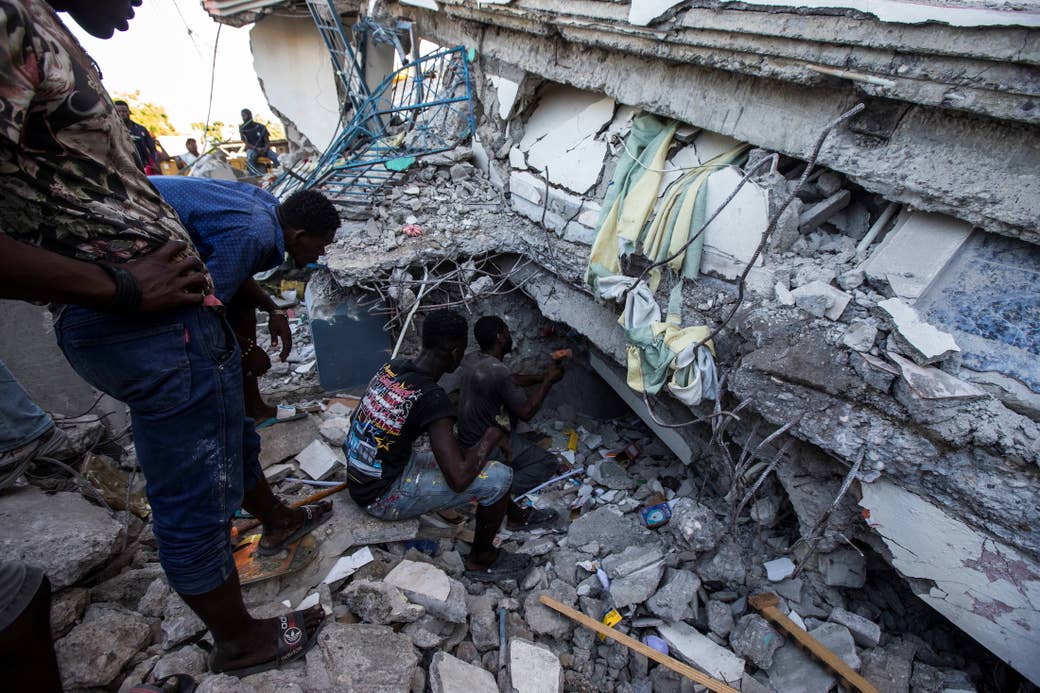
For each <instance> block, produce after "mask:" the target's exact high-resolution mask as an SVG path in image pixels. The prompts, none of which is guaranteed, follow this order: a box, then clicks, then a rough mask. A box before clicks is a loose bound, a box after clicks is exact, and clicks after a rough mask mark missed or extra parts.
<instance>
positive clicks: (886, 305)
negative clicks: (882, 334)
mask: <svg viewBox="0 0 1040 693" xmlns="http://www.w3.org/2000/svg"><path fill="white" fill-rule="evenodd" d="M877 307H878V308H879V309H880V310H881V311H882V312H883V314H884V315H885V316H886V318H887V319H888V321H889V324H890V325H891V327H892V337H893V338H895V340H896V343H897V344H898V345H899V348H900V349H902V350H903V352H904V353H905V354H906V355H907V356H909V357H910V358H911V359H913V360H914V363H916V364H918V365H919V366H927V365H929V364H933V363H938V362H940V361H944V360H946V359H947V358H949V357H950V356H953V355H954V354H957V353H959V352H960V347H958V346H957V343H956V342H955V341H954V339H953V335H951V334H950V333H949V332H944V331H943V330H940V329H939V328H937V327H935V326H934V325H931V324H929V323H928V322H926V321H925V320H922V319H921V316H920V315H918V313H917V311H916V310H914V309H913V308H911V307H910V306H908V305H907V304H906V303H904V302H903V301H902V300H901V299H899V298H889V299H886V300H884V301H881V302H879V303H878V304H877Z"/></svg>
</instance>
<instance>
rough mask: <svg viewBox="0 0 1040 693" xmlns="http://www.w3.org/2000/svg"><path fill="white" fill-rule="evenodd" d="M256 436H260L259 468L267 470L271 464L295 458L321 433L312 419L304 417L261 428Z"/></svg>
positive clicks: (311, 417)
mask: <svg viewBox="0 0 1040 693" xmlns="http://www.w3.org/2000/svg"><path fill="white" fill-rule="evenodd" d="M257 434H258V435H259V436H260V466H261V467H263V468H264V469H267V468H268V467H270V466H271V465H272V464H277V463H279V462H281V461H282V460H286V459H288V458H290V457H295V456H296V455H297V454H298V453H299V452H300V451H301V450H303V449H304V448H305V447H307V446H308V445H310V444H311V442H312V441H314V440H315V439H316V438H317V437H318V436H319V435H321V431H320V429H319V428H318V424H317V423H315V421H314V417H313V416H306V417H304V418H302V419H299V420H298V421H286V422H285V423H280V424H278V425H277V426H268V427H267V428H261V429H260V430H259V431H257Z"/></svg>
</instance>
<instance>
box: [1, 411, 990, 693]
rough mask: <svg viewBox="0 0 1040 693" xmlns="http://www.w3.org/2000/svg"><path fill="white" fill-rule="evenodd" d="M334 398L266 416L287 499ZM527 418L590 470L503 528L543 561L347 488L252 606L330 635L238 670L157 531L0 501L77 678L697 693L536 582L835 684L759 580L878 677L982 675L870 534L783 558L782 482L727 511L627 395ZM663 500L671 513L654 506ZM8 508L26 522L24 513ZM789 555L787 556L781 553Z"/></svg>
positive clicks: (625, 621)
mask: <svg viewBox="0 0 1040 693" xmlns="http://www.w3.org/2000/svg"><path fill="white" fill-rule="evenodd" d="M329 402H330V403H328V404H326V405H325V406H324V407H323V408H322V410H321V411H319V412H317V413H314V414H311V415H309V416H308V417H307V418H305V419H302V420H297V421H292V422H287V423H284V424H278V425H275V426H273V427H270V428H267V429H263V431H262V436H263V438H264V444H265V446H264V450H265V457H264V459H263V464H264V467H265V474H267V475H268V477H269V479H271V480H272V483H273V485H274V487H275V489H276V491H277V492H278V493H279V494H281V495H283V496H285V497H286V498H288V499H292V498H299V497H303V496H305V495H308V494H310V493H312V492H314V491H315V488H314V487H313V486H312V485H310V484H308V483H307V482H308V481H309V480H310V477H311V476H312V475H311V474H308V473H307V470H306V462H305V459H306V458H305V455H304V452H305V451H306V450H307V449H310V448H312V447H313V446H315V445H322V446H323V447H324V448H325V449H326V450H328V451H330V453H331V455H332V456H333V458H334V460H335V461H334V464H333V469H332V470H331V472H330V473H327V474H326V473H319V475H320V476H324V477H327V478H330V479H331V480H332V481H336V480H340V479H342V478H344V475H345V472H344V467H343V466H342V455H341V453H340V451H339V445H340V444H341V442H342V439H343V437H344V435H345V422H346V419H345V416H347V415H349V412H350V405H349V402H350V398H348V397H344V398H337V399H335V400H330V401H329ZM522 431H523V432H522V435H525V436H527V437H528V438H530V439H531V440H533V441H535V442H537V443H538V444H540V445H542V446H544V447H547V448H548V449H550V450H551V451H553V452H554V454H555V455H556V456H557V458H558V460H559V462H560V470H561V471H564V470H568V469H572V470H580V472H579V473H578V474H577V475H575V476H574V477H572V478H570V479H566V480H563V481H559V482H556V483H554V484H552V485H550V486H549V487H547V488H546V489H545V490H543V491H541V492H538V493H536V494H534V495H533V503H534V504H535V505H537V506H539V507H552V508H555V509H557V510H558V511H559V513H560V515H561V520H560V522H559V524H558V526H556V527H555V528H553V529H552V530H535V531H531V532H517V533H509V532H508V531H505V530H504V529H503V531H502V533H501V534H500V538H501V542H502V546H503V547H504V548H506V549H508V550H512V551H517V552H521V553H527V554H529V555H531V556H532V557H533V559H534V563H535V565H534V567H533V568H532V569H531V570H530V571H529V572H528V573H527V574H526V576H525V577H524V578H523V579H522V580H521V581H520V582H515V581H510V582H507V583H504V584H500V585H486V584H484V583H479V582H472V581H469V580H467V579H466V578H465V577H464V576H463V570H464V569H463V557H464V556H465V555H466V553H467V552H468V550H469V545H468V544H467V542H466V539H467V538H468V537H467V533H466V528H465V527H456V526H451V525H446V523H444V522H441V521H438V519H437V518H434V517H430V516H426V517H424V518H422V519H421V520H419V521H414V520H413V521H405V522H397V523H385V522H381V521H378V520H375V519H372V518H369V517H368V516H366V515H365V514H364V513H363V512H362V511H361V510H360V509H358V508H357V507H356V506H355V504H354V503H353V502H352V501H351V500H350V499H349V497H347V496H346V494H339V495H337V496H335V499H334V508H335V516H334V517H333V519H332V520H330V521H329V522H328V523H327V524H326V525H324V526H322V527H321V528H319V529H318V530H317V531H316V532H315V538H316V539H317V540H318V545H319V554H318V556H317V557H316V559H315V560H314V562H313V563H312V564H310V565H308V566H306V567H304V568H303V569H302V570H301V571H300V572H298V573H295V574H290V575H286V576H283V577H281V578H274V579H271V580H268V581H265V582H261V583H257V584H254V585H248V586H246V588H245V597H246V600H247V604H248V605H249V607H250V609H251V610H252V611H253V613H254V614H255V615H257V616H259V617H264V616H272V615H275V614H278V613H282V612H284V611H285V609H286V608H288V607H290V606H291V607H292V608H300V607H301V606H306V605H307V604H312V603H320V604H322V605H323V606H324V608H325V610H326V612H327V613H328V614H329V617H330V619H329V622H328V623H327V624H326V626H325V627H324V628H323V630H322V632H321V634H320V636H319V642H318V644H317V646H316V647H315V648H314V650H312V651H311V652H310V653H309V654H308V655H307V657H306V661H303V662H300V663H298V664H293V665H289V666H287V667H285V668H283V669H281V670H277V671H271V672H266V673H262V674H257V675H253V676H250V677H246V678H245V679H242V680H241V681H239V680H237V679H233V678H231V677H228V676H221V675H214V674H209V673H206V669H207V667H206V652H205V649H204V648H203V647H202V646H201V645H204V644H205V643H204V642H203V641H206V640H208V639H209V636H208V635H207V634H206V633H205V629H204V627H203V625H202V624H201V622H200V621H199V620H198V619H197V618H196V617H195V616H194V615H193V614H192V613H191V612H190V611H189V610H188V609H187V607H186V606H185V604H184V603H183V601H181V600H180V599H179V598H178V597H177V596H176V595H175V594H172V593H171V591H170V589H169V587H168V586H167V585H166V582H165V579H164V577H163V573H162V570H161V569H160V567H159V565H158V563H157V562H156V553H155V545H154V538H153V537H152V535H151V532H150V531H149V529H148V527H147V525H145V524H144V523H142V522H141V521H140V520H139V519H137V518H136V517H134V516H133V515H130V514H128V513H126V512H120V513H112V514H110V513H109V512H107V511H106V510H104V509H102V508H101V507H98V506H96V505H92V504H90V503H89V502H88V501H87V500H86V499H85V498H84V497H82V496H79V495H76V494H72V493H67V492H65V493H59V494H57V495H54V496H46V495H44V494H43V493H42V492H41V491H40V490H39V489H36V488H34V487H31V486H30V487H26V488H23V489H20V490H19V491H17V492H15V493H13V494H11V495H8V496H5V497H4V498H3V499H2V502H0V519H4V521H3V522H0V527H3V529H2V530H0V546H2V547H3V550H4V552H5V554H9V553H10V552H12V551H13V553H14V554H16V555H19V556H23V557H25V558H26V559H27V560H31V561H32V562H33V563H35V564H37V565H40V566H41V567H43V568H44V569H45V570H46V571H47V573H48V574H49V575H51V579H52V580H53V581H54V586H55V589H56V594H55V597H54V608H53V610H52V628H53V634H54V637H55V640H56V643H55V646H56V649H57V652H58V658H59V664H60V666H61V670H62V675H63V677H64V683H65V687H66V690H69V691H79V690H102V689H104V690H117V689H118V690H127V689H128V688H129V687H130V685H131V684H133V683H136V682H138V681H140V680H142V679H143V678H144V677H145V676H146V675H148V674H152V675H154V676H162V675H165V674H168V673H175V672H181V673H190V674H192V675H195V676H196V677H198V678H199V681H200V684H201V685H200V688H199V690H200V691H207V692H209V693H216V692H218V691H238V692H247V693H248V692H251V691H256V692H257V693H260V692H266V691H276V690H277V691H285V690H298V691H343V690H357V691H367V690H401V691H404V690H412V691H416V692H420V691H425V690H430V691H435V692H439V691H445V692H447V691H459V690H470V689H472V690H477V691H503V693H506V692H509V691H514V690H515V691H532V692H534V691H538V692H544V691H554V690H556V691H562V690H568V691H601V690H618V691H651V690H652V691H684V690H694V689H691V688H690V687H689V684H690V682H688V681H687V682H684V681H682V680H680V677H679V676H678V675H677V674H674V673H673V672H671V671H669V670H668V669H666V668H665V667H663V666H659V665H657V664H656V663H654V662H652V661H650V660H648V659H647V658H646V657H645V656H643V655H641V654H638V653H636V652H632V651H629V650H628V649H627V648H625V647H623V646H621V645H619V644H616V643H613V642H610V641H601V640H599V639H597V636H596V635H595V633H594V632H592V631H591V630H588V629H585V628H582V627H579V626H576V624H575V623H574V622H572V621H570V620H569V619H567V618H565V617H563V616H562V615H560V614H558V613H556V612H554V611H552V610H550V609H548V608H547V607H545V606H543V605H542V604H541V603H540V602H539V597H540V596H541V595H543V594H544V595H548V596H550V597H552V598H554V599H556V600H559V601H561V602H563V603H565V604H567V605H569V606H572V607H574V608H577V609H578V610H580V611H581V612H583V613H585V614H588V615H590V616H592V617H593V618H596V619H597V620H598V619H600V618H601V617H603V616H604V615H605V614H606V613H607V612H609V611H610V610H612V609H614V610H616V611H617V612H618V614H619V615H620V617H621V621H620V623H619V624H618V625H617V626H616V627H617V628H618V629H619V630H620V631H622V632H625V633H627V634H629V635H631V636H632V637H635V638H637V639H640V640H642V641H643V642H646V643H648V644H650V645H651V646H653V647H655V648H657V649H661V650H664V651H667V652H669V653H670V654H671V656H673V657H675V658H677V659H679V660H681V661H685V662H687V663H689V664H691V665H693V666H695V667H696V668H698V669H700V670H702V671H705V672H706V673H708V674H710V675H711V676H714V677H716V678H719V679H722V680H726V681H728V682H730V683H731V684H732V685H734V686H735V687H737V688H738V689H739V690H742V691H769V690H774V691H785V692H786V691H800V690H804V691H807V692H808V691H811V692H813V693H820V692H825V691H828V690H835V689H836V686H837V680H836V679H835V677H834V676H833V674H831V673H830V672H828V671H827V670H826V669H824V668H823V667H822V666H821V665H819V664H817V663H815V662H814V661H813V660H812V659H810V658H809V657H808V656H807V655H806V654H804V653H803V652H802V651H801V650H799V649H798V648H796V647H795V645H794V644H793V643H792V642H791V640H790V638H789V637H785V636H784V635H783V633H782V632H779V631H778V629H777V628H776V627H775V626H772V625H770V624H769V623H767V622H766V621H765V620H764V619H763V618H762V617H761V616H759V615H758V614H757V613H755V612H754V610H753V609H750V608H749V607H748V604H747V598H748V596H749V595H750V594H754V593H758V592H761V591H775V592H776V593H778V594H779V595H780V597H781V609H782V610H783V611H784V612H785V613H787V614H788V615H789V616H790V617H791V618H792V619H794V620H795V621H796V622H797V623H799V624H800V625H803V626H804V627H805V628H806V629H807V630H808V631H809V632H810V633H812V634H813V635H814V637H816V638H818V639H819V640H820V641H821V642H823V643H824V644H825V645H827V646H828V647H829V648H831V649H832V650H833V651H834V652H835V653H837V654H838V655H839V656H840V657H841V658H842V659H843V660H844V661H845V662H846V663H848V664H849V665H850V666H851V667H853V668H854V669H856V670H857V671H860V672H861V673H862V674H863V675H864V676H866V677H867V678H868V679H869V680H871V681H874V682H875V683H876V684H877V685H878V686H879V688H880V689H881V690H885V691H892V692H898V691H913V692H915V693H916V692H920V693H924V692H926V691H928V692H931V691H936V692H938V691H946V692H949V693H952V692H953V691H973V690H975V688H973V687H972V686H971V684H970V683H968V681H969V675H970V676H976V675H977V674H978V668H979V666H980V663H979V662H978V661H977V660H975V659H973V658H972V657H970V656H969V655H968V650H966V648H965V644H964V643H963V642H962V640H963V639H962V638H957V637H954V636H951V633H950V632H949V630H948V629H946V628H943V627H942V626H941V625H940V624H939V623H938V622H937V619H935V617H934V615H928V614H927V613H926V611H927V610H926V609H925V608H924V607H923V606H922V605H921V604H920V603H917V604H914V602H915V601H916V600H915V599H914V598H913V597H912V596H910V595H909V593H908V592H907V591H906V590H905V589H904V590H896V589H893V587H892V585H891V584H890V581H891V578H890V577H885V576H882V577H881V578H880V579H875V576H874V575H870V574H868V572H867V570H866V568H865V566H866V562H865V559H864V556H863V555H861V554H860V552H859V551H858V550H852V549H849V548H846V549H838V550H835V551H830V552H828V553H826V554H823V555H821V556H820V557H819V559H818V560H813V559H812V558H811V557H810V558H809V560H807V561H806V566H807V567H806V569H804V570H803V571H802V572H801V573H800V574H799V575H798V576H797V577H790V572H791V570H792V569H793V567H794V562H793V561H792V559H794V561H800V560H802V559H803V558H806V556H804V555H802V554H799V552H798V551H797V548H796V544H797V542H796V539H797V537H798V535H799V532H798V527H797V522H796V518H795V517H794V514H793V513H792V512H791V508H790V505H789V504H788V503H787V502H786V501H785V500H784V499H783V497H782V494H781V491H780V489H779V486H777V485H766V486H765V487H763V490H762V491H761V493H760V495H759V497H758V498H757V499H756V500H755V503H754V509H753V510H752V512H751V517H753V518H754V519H753V520H750V519H748V518H747V517H745V518H744V519H742V520H741V521H740V522H738V523H737V524H736V526H735V528H734V527H731V526H730V521H731V512H732V509H731V507H730V506H729V505H728V504H727V503H726V502H725V500H724V499H722V498H720V497H718V496H715V495H713V494H712V493H710V492H705V490H704V483H703V480H701V479H697V478H696V477H693V476H692V475H691V474H690V473H689V468H688V467H687V466H686V465H684V464H683V463H682V462H680V461H679V460H678V459H676V457H675V456H674V455H673V454H672V453H671V452H670V451H669V450H668V448H667V447H666V446H665V445H663V444H662V443H661V441H659V440H658V439H656V438H655V437H654V436H653V435H652V433H651V432H650V431H649V430H648V429H647V428H646V426H645V425H644V424H643V423H642V422H641V421H639V419H638V418H636V417H635V416H632V415H631V414H629V415H625V416H622V417H620V418H615V419H612V420H597V419H593V418H590V417H587V416H584V415H582V414H581V413H580V412H575V410H574V406H573V403H567V402H563V403H561V404H559V405H556V406H555V407H554V408H547V409H545V410H543V411H542V412H541V413H540V414H539V415H538V416H537V417H536V418H535V419H534V420H533V421H532V422H531V423H530V425H529V426H528V425H525V426H524V427H523V429H522ZM301 461H303V463H301ZM662 504H664V505H666V506H667V507H668V509H669V510H668V512H670V520H668V521H667V523H666V524H660V523H659V521H658V520H647V519H645V518H644V513H645V511H646V509H647V508H650V507H653V506H658V507H659V508H660V507H661V506H662ZM15 517H22V518H32V519H31V521H30V522H28V523H27V524H26V525H25V526H24V527H19V523H18V522H15V521H13V519H14V518H15ZM571 518H573V519H571ZM648 525H649V526H648ZM470 527H471V524H470ZM776 557H779V560H780V561H781V562H784V561H786V562H787V564H788V570H786V571H781V572H779V573H777V572H775V566H774V565H771V564H775V563H777V560H774V558H776ZM503 618H504V619H505V621H504V629H505V630H504V632H505V633H506V641H502V640H501V639H500V632H501V631H500V627H502V622H501V619H503Z"/></svg>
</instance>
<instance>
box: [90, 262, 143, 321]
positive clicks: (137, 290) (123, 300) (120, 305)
mask: <svg viewBox="0 0 1040 693" xmlns="http://www.w3.org/2000/svg"><path fill="white" fill-rule="evenodd" d="M97 265H98V267H100V268H101V269H102V270H104V272H105V274H107V275H108V276H109V278H110V279H111V280H112V281H113V282H115V285H116V292H115V293H114V294H113V295H112V300H110V301H109V302H108V305H106V306H105V307H104V308H103V310H105V311H106V312H109V313H132V312H133V311H135V310H137V309H138V308H140V307H141V287H140V286H138V284H137V280H136V279H134V275H132V274H130V273H129V272H128V271H126V270H125V269H124V268H122V267H120V266H118V265H113V264H111V263H108V262H99V263H97Z"/></svg>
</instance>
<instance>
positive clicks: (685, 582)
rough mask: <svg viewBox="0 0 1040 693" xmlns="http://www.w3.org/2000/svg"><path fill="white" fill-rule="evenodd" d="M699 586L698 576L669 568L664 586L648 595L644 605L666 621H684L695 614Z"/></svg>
mask: <svg viewBox="0 0 1040 693" xmlns="http://www.w3.org/2000/svg"><path fill="white" fill-rule="evenodd" d="M700 586H701V580H700V578H699V577H697V575H696V574H694V573H692V572H690V571H689V570H669V571H668V578H667V580H666V581H665V585H664V587H662V588H661V589H659V590H657V592H656V593H655V594H654V596H652V597H650V599H649V600H648V601H647V602H646V606H647V608H648V609H650V611H651V612H652V613H653V614H655V615H657V616H660V617H661V618H663V619H665V620H666V621H685V620H686V619H688V618H692V617H694V616H696V615H697V590H698V589H700Z"/></svg>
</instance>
